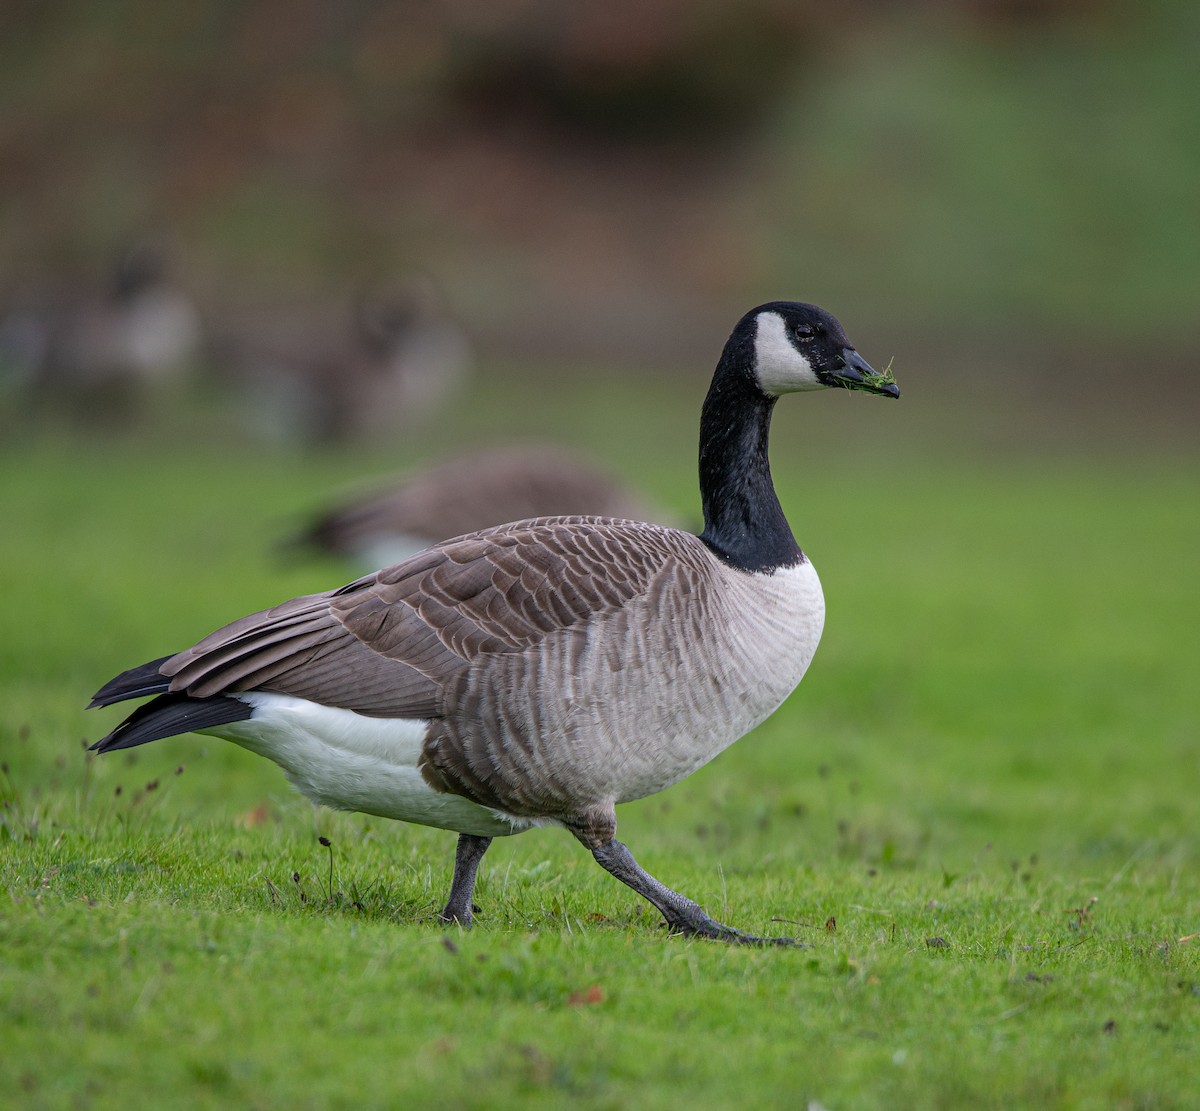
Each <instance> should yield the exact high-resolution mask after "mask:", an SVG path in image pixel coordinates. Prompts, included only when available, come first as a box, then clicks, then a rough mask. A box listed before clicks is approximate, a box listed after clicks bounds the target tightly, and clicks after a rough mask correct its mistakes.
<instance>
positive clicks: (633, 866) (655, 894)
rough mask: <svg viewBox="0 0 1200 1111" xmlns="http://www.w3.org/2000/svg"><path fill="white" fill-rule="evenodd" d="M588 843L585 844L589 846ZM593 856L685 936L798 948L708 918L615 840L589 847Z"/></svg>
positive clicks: (787, 939) (788, 941)
mask: <svg viewBox="0 0 1200 1111" xmlns="http://www.w3.org/2000/svg"><path fill="white" fill-rule="evenodd" d="M586 843H587V842H585V844H586ZM588 848H590V849H591V850H592V856H594V857H595V858H596V861H597V863H599V865H600V867H602V868H603V869H604V870H605V871H606V872H609V873H610V874H611V875H614V876H616V877H617V879H619V880H620V881H621V882H622V883H623V884H625V885H626V886H628V887H632V888H633V890H634V891H636V892H637V893H638V894H639V895H641V897H642V898H643V899H645V900H647V902H650V903H652V904H653V905H654V906H655V907H657V908H658V911H659V913H660V914H661V915H662V916H663V918H665V919H666V920H667V925H668V926H669V927H670V928H671V929H672V930H674V931H676V932H678V933H682V934H692V935H694V936H697V937H709V938H713V939H714V940H717V941H729V942H732V943H734V944H737V945H797V944H799V943H798V942H796V941H793V940H792V939H791V938H790V937H751V936H750V935H749V934H744V933H742V932H741V930H735V929H734V928H733V927H732V926H725V925H722V923H720V922H718V921H716V920H715V919H713V918H709V916H708V915H707V914H705V913H704V911H703V910H701V909H700V907H699V906H697V905H696V904H695V903H693V902H692V900H691V899H688V898H685V897H684V896H683V895H680V894H679V892H677V891H672V890H671V889H670V888H669V887H667V886H666V885H665V884H662V883H660V882H659V881H658V880H656V879H655V878H654V877H653V876H652V875H650V873H649V872H647V871H646V870H645V869H644V868H643V867H642V866H641V865H640V864H638V862H637V861H636V860H634V859H633V853H631V852H630V851H629V849H628V848H627V847H626V846H625V845H623V844H622V843H621V842H620V841H618V840H617V839H616V838H615V837H614V838H611V839H610V840H608V841H606V842H604V843H603V844H601V845H588Z"/></svg>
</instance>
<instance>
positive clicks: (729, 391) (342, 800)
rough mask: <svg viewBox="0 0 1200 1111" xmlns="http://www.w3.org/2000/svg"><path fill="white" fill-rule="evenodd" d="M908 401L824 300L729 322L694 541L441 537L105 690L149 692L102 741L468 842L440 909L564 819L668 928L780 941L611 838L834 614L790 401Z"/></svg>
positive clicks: (784, 680) (710, 753)
mask: <svg viewBox="0 0 1200 1111" xmlns="http://www.w3.org/2000/svg"><path fill="white" fill-rule="evenodd" d="M826 386H840V387H843V388H847V389H853V390H867V391H870V392H872V393H878V394H883V395H884V396H888V397H899V390H898V389H897V387H896V386H895V385H894V383H893V380H892V378H891V376H890V375H888V374H878V373H876V372H875V371H874V370H872V369H871V367H870V366H869V365H868V364H867V363H866V361H865V360H864V359H863V358H862V356H861V355H859V354H858V352H857V351H856V350H855V349H854V347H853V346H852V345H851V343H850V341H849V340H848V339H847V338H846V335H845V333H844V332H843V331H842V327H841V325H840V324H839V323H838V322H837V320H835V319H834V318H833V317H832V316H831V315H830V314H829V313H827V312H825V311H824V310H822V309H819V308H816V307H815V306H813V305H804V304H796V303H792V302H785V301H775V302H771V303H769V304H766V305H761V306H760V307H758V308H756V309H753V310H752V311H751V312H749V313H747V314H746V315H745V316H744V317H743V318H742V319H741V320H740V321H739V322H738V324H737V326H736V327H735V328H734V330H733V333H732V335H731V336H730V337H729V340H728V342H727V343H726V345H725V350H724V352H723V353H722V355H721V359H720V361H719V362H718V364H717V368H716V372H715V374H714V376H713V380H712V385H711V387H710V388H709V391H708V396H707V397H706V399H705V401H704V406H703V411H702V414H701V418H700V494H701V499H702V502H703V509H704V531H703V532H702V533H701V534H700V535H699V536H694V535H692V534H691V533H687V532H682V531H677V530H675V529H671V528H666V527H664V526H660V525H651V524H639V523H635V522H631V521H622V520H617V519H615V518H610V517H586V516H576V517H541V518H535V519H533V520H529V521H518V522H516V523H514V524H508V525H501V526H499V527H497V528H491V529H485V530H483V531H482V532H475V533H469V534H467V535H466V536H460V537H458V538H456V539H453V540H447V541H444V542H442V543H440V544H437V545H435V546H434V547H432V548H429V549H426V550H425V551H424V552H421V553H420V554H418V555H415V556H413V557H411V558H410V559H408V560H405V561H404V562H403V563H398V564H396V565H395V566H393V567H389V568H387V569H386V570H383V571H379V572H377V573H375V574H373V575H367V576H366V577H364V578H361V579H358V580H357V581H356V582H352V583H350V584H349V585H347V586H344V587H342V588H341V589H340V590H334V591H330V592H328V593H324V594H313V595H309V596H307V597H302V598H295V599H292V600H291V601H288V602H284V603H282V604H281V605H278V606H275V607H273V608H272V609H268V610H264V611H262V612H261V613H256V614H252V615H251V616H249V617H244V618H242V619H241V620H239V621H234V622H233V623H232V624H230V625H227V626H225V627H224V628H222V629H219V630H218V631H216V632H215V633H212V634H211V635H210V636H207V637H205V638H204V639H203V640H201V641H200V642H199V643H198V644H197V645H195V646H194V647H192V648H188V649H185V650H184V651H182V652H179V653H177V654H176V655H173V656H164V657H163V658H162V659H158V660H154V661H152V662H150V663H147V664H143V665H142V666H141V667H136V668H133V669H132V670H130V671H126V672H124V673H123V674H121V675H118V676H117V677H116V678H115V679H113V680H112V681H110V682H109V683H107V684H105V685H104V686H103V687H102V688H101V689H100V690H99V691H98V692H97V693H96V695H95V697H94V698H93V700H92V703H91V705H92V706H107V705H110V704H111V703H114V702H120V701H122V700H124V699H127V698H137V697H141V696H144V695H156V696H157V697H156V698H154V699H153V701H151V702H149V703H146V704H144V705H142V706H140V707H138V709H136V710H134V711H133V713H131V714H130V715H129V717H127V718H126V719H125V720H124V721H123V722H122V723H121V724H120V725H118V726H117V727H116V729H114V730H113V731H112V732H111V733H109V734H108V736H106V737H105V738H104V739H103V740H101V741H98V742H97V743H96V744H95V745H93V746H92V747H93V749H95V750H98V751H100V752H108V751H112V750H114V749H122V748H129V747H132V746H133V745H139V744H144V743H145V742H147V741H153V740H157V739H158V738H160V737H169V736H172V735H174V734H177V733H183V732H187V731H188V730H193V731H197V732H205V733H212V734H214V735H216V736H219V737H224V738H226V739H228V740H231V741H233V742H235V743H236V744H239V745H242V746H243V747H244V748H248V749H250V750H251V751H252V752H257V753H259V754H260V755H263V756H267V757H269V758H270V759H272V760H274V761H275V762H276V763H277V764H279V765H280V767H282V768H283V770H284V772H285V774H286V775H287V777H288V778H289V779H290V780H291V781H292V783H293V784H295V786H296V787H298V788H299V789H300V790H301V791H302V792H303V793H304V794H306V795H307V796H308V797H309V798H311V799H313V800H315V801H317V802H320V803H324V804H325V805H327V806H333V807H338V808H341V809H345V810H358V811H363V812H366V813H370V814H378V815H381V816H383V817H388V818H397V819H400V820H403V821H410V822H418V823H421V824H424V825H431V826H440V827H442V828H445V829H451V830H455V831H457V832H458V834H459V839H458V849H457V853H456V856H455V866H454V878H453V881H452V883H451V887H450V896H449V899H448V900H447V903H446V906H445V908H444V909H443V910H442V915H441V916H442V918H443V919H444V920H445V921H451V922H453V921H457V922H459V923H461V924H462V925H464V926H465V925H469V924H470V922H471V915H472V910H473V909H474V908H473V907H472V902H471V895H472V891H473V889H474V886H475V874H476V869H477V868H478V866H479V862H480V860H481V858H482V857H483V854H484V852H485V851H486V850H487V847H488V845H489V844H490V843H491V841H492V839H493V838H494V837H497V836H502V835H505V834H512V833H519V832H521V831H523V830H526V829H529V828H530V827H531V826H535V825H543V824H552V825H561V826H565V827H566V828H567V829H568V830H570V832H571V833H573V834H574V835H575V836H576V837H577V838H578V839H579V840H580V841H581V842H582V843H583V844H584V845H585V846H586V847H587V848H588V849H590V850H591V852H592V855H593V856H594V857H595V859H596V860H597V861H598V862H599V863H600V864H601V865H602V866H603V867H604V868H605V869H607V870H608V871H609V872H610V873H611V874H612V875H614V876H615V877H616V878H617V879H619V880H621V881H622V882H623V883H625V884H627V885H628V886H629V887H631V888H632V889H633V890H634V891H636V892H637V893H638V894H639V895H641V896H643V897H644V898H645V899H647V900H648V901H649V902H650V903H651V904H653V905H654V906H655V907H656V908H657V909H658V910H659V912H660V913H661V914H662V916H663V917H664V918H665V919H666V922H667V924H668V926H669V927H670V928H671V929H673V930H676V931H680V932H682V933H687V934H696V935H701V936H704V937H710V938H719V939H723V940H729V941H738V942H748V943H766V942H767V941H768V940H771V941H779V942H780V943H784V942H786V940H787V939H761V938H752V937H749V936H747V935H745V934H743V933H741V932H740V931H738V930H735V929H733V928H731V927H729V926H725V925H722V924H721V923H720V922H717V921H715V920H714V919H712V918H710V917H709V916H708V915H707V914H706V913H705V912H704V911H703V910H702V909H701V908H700V907H699V906H697V904H695V903H694V902H692V901H691V900H690V899H687V898H685V897H684V896H682V895H679V894H677V893H676V892H674V891H672V890H671V889H670V888H668V887H666V886H664V885H663V884H661V883H660V882H659V881H658V880H656V879H654V878H653V877H652V876H650V875H648V874H647V873H646V872H645V871H643V869H642V868H641V867H640V866H639V865H638V863H637V862H636V861H635V860H634V858H633V855H632V854H631V853H630V851H629V849H628V848H626V847H625V845H623V844H622V843H621V842H619V841H617V840H616V837H615V834H616V828H617V820H616V813H615V810H614V807H615V805H616V804H617V803H620V802H628V801H630V800H632V799H637V798H642V797H644V796H646V795H650V794H653V793H654V792H656V791H661V790H663V789H664V788H665V787H669V786H670V785H671V784H673V783H676V782H678V781H679V780H680V779H682V778H683V777H684V776H686V775H688V774H689V773H691V772H693V771H695V770H696V769H697V768H699V767H700V766H701V765H703V764H705V763H707V762H708V761H709V760H711V759H712V758H713V757H714V756H716V755H717V754H718V753H719V752H721V751H722V750H723V749H725V748H727V747H728V746H729V745H730V744H732V743H733V742H734V741H735V740H737V739H738V738H739V737H740V736H742V735H743V734H744V733H746V732H747V731H748V730H750V729H752V728H753V727H754V726H755V725H757V724H758V723H759V722H761V721H763V720H764V719H765V718H766V717H767V716H768V715H769V714H770V713H771V712H772V711H773V710H775V709H776V707H778V706H779V704H780V703H781V702H782V701H783V700H784V699H785V698H786V697H787V695H788V694H789V693H790V692H791V691H792V690H793V689H794V688H795V686H796V685H797V684H798V683H799V682H800V679H801V677H802V676H803V675H804V672H805V669H806V668H807V667H808V664H809V661H810V660H811V659H812V656H813V653H814V651H815V650H816V647H817V641H818V640H819V639H820V636H821V628H822V625H823V622H824V614H825V605H824V599H823V597H822V593H821V585H820V582H819V580H818V579H817V575H816V572H815V571H814V570H813V568H812V565H811V564H810V563H809V562H808V560H807V559H806V558H805V556H804V554H803V552H801V550H800V548H799V547H798V546H797V544H796V541H795V539H794V538H793V536H792V532H791V529H790V528H789V527H788V523H787V520H786V519H785V517H784V515H783V510H782V509H781V508H780V505H779V501H778V499H777V498H776V496H775V489H774V486H773V485H772V482H771V471H770V466H769V463H768V461H767V434H768V429H769V425H770V420H771V412H772V409H773V408H774V405H775V402H776V400H777V399H778V397H779V396H780V395H781V394H784V393H789V392H792V391H797V390H812V389H818V388H821V387H826Z"/></svg>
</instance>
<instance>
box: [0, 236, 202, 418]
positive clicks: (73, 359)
mask: <svg viewBox="0 0 1200 1111" xmlns="http://www.w3.org/2000/svg"><path fill="white" fill-rule="evenodd" d="M200 341H201V328H200V317H199V313H198V312H197V310H196V307H195V305H194V303H193V302H192V300H191V298H190V297H189V296H188V295H187V294H186V293H185V292H184V291H183V290H182V289H181V288H180V287H179V286H178V285H177V284H176V282H175V281H174V279H173V278H172V276H171V273H170V266H169V265H168V261H167V255H166V253H165V251H164V249H163V248H162V246H161V245H159V244H158V243H155V242H150V241H146V242H142V243H138V244H137V245H135V246H134V247H132V248H130V249H129V250H127V251H125V252H124V253H123V254H122V255H121V256H120V258H119V259H118V261H117V263H116V265H115V267H114V269H113V273H112V278H111V282H110V285H109V288H108V289H107V290H105V291H103V292H93V293H77V294H75V295H73V296H71V295H62V294H58V295H48V296H45V297H43V298H40V299H38V298H27V299H25V303H20V300H18V303H17V304H15V305H14V306H13V307H12V308H11V309H10V311H9V312H8V313H6V314H5V320H4V323H3V324H2V325H0V348H3V353H4V358H5V359H6V361H7V362H9V365H10V375H11V377H13V378H14V379H16V380H19V381H21V382H23V383H24V384H25V386H26V387H27V388H28V391H29V394H30V397H31V399H32V400H33V401H34V402H35V403H36V404H49V405H51V406H65V407H66V408H68V409H71V410H75V411H77V414H78V415H79V416H80V417H83V418H85V419H93V418H95V417H103V416H105V415H106V414H107V413H108V412H109V411H111V412H112V413H113V414H115V415H119V416H122V417H123V416H126V415H127V409H128V408H129V407H130V406H131V405H133V404H135V403H136V401H137V400H138V398H139V395H140V394H141V393H142V392H143V391H145V390H147V389H151V388H153V387H155V386H157V385H159V384H161V383H165V382H169V381H173V380H176V379H178V378H179V377H180V376H181V375H183V374H184V373H185V372H187V371H188V370H190V369H191V367H192V365H193V360H194V359H195V358H196V357H197V355H198V353H199V349H200Z"/></svg>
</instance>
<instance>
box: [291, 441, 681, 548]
mask: <svg viewBox="0 0 1200 1111" xmlns="http://www.w3.org/2000/svg"><path fill="white" fill-rule="evenodd" d="M582 513H591V514H594V515H596V516H600V517H623V518H629V519H632V520H635V521H657V522H658V523H659V524H670V523H672V522H671V520H670V515H669V514H667V513H665V512H663V511H660V510H658V509H652V508H651V507H650V506H649V505H648V504H647V503H646V502H645V501H644V500H643V499H642V498H641V497H640V496H639V495H638V494H637V493H635V492H634V491H633V490H630V489H629V488H627V487H626V486H625V485H623V484H622V483H621V482H620V481H619V480H618V479H617V478H615V477H614V476H613V475H611V474H609V473H607V472H606V471H604V470H601V469H600V468H599V467H597V466H595V465H594V464H593V463H591V462H590V461H589V460H587V459H585V458H583V457H582V456H580V455H578V454H576V453H574V452H571V451H568V450H567V449H566V448H563V447H556V446H550V445H537V446H534V445H524V446H517V445H510V446H505V447H494V448H490V449H487V450H484V451H478V452H474V453H472V454H470V455H466V456H462V457H459V458H455V459H450V460H447V461H445V462H442V463H439V464H437V465H435V466H433V467H430V468H428V469H427V470H424V471H419V472H417V473H415V474H412V475H409V476H408V477H407V478H405V479H404V480H403V481H400V482H398V483H395V484H393V485H392V486H390V487H387V488H383V489H379V490H377V491H375V492H374V493H371V494H367V495H365V496H362V497H358V498H354V499H352V500H350V501H347V502H346V503H345V504H343V505H340V506H337V507H335V508H333V509H330V510H329V511H327V512H326V513H323V514H322V515H321V516H319V517H318V518H317V519H316V520H315V521H313V522H312V524H310V525H309V526H308V527H306V528H305V529H304V530H303V531H302V532H301V533H300V534H299V535H298V536H296V537H295V538H294V540H293V541H292V542H291V545H290V546H294V547H301V548H310V549H313V550H316V551H322V552H326V553H328V554H330V555H336V556H341V557H343V558H345V559H349V560H352V561H353V562H354V563H355V564H356V565H357V566H359V567H361V568H363V569H364V570H366V569H370V568H375V567H386V566H388V565H390V564H392V563H399V562H400V561H401V560H402V559H407V558H408V557H409V556H410V555H413V554H414V553H416V552H419V551H421V550H422V549H423V548H427V547H429V545H430V544H434V543H436V542H437V541H438V540H442V539H444V538H446V537H448V536H460V535H462V534H463V533H466V532H475V531H477V530H479V529H484V528H489V527H490V526H492V525H501V524H504V523H505V522H507V521H520V520H524V519H526V518H528V517H551V516H570V515H572V514H582Z"/></svg>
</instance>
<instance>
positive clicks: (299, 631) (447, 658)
mask: <svg viewBox="0 0 1200 1111" xmlns="http://www.w3.org/2000/svg"><path fill="white" fill-rule="evenodd" d="M680 540H686V541H687V542H690V543H694V538H685V537H683V536H682V535H681V534H678V533H674V532H673V531H672V530H669V529H664V528H660V527H658V526H654V525H642V524H636V523H633V522H629V521H616V520H611V519H608V518H597V517H548V518H538V519H535V520H531V521H523V522H518V523H516V524H512V525H503V526H500V527H499V528H495V529H487V530H485V531H483V532H479V533H471V534H469V535H467V536H464V537H459V538H457V539H455V540H449V541H446V542H444V543H442V544H439V545H436V546H435V547H433V548H430V549H428V550H426V551H423V552H420V553H418V554H417V555H415V556H413V557H412V558H411V559H408V560H405V561H404V562H403V563H399V564H396V565H395V566H394V567H389V568H386V569H385V570H383V571H380V572H378V573H376V574H374V575H368V576H366V577H365V578H362V579H359V580H357V581H355V582H353V583H350V584H349V585H347V586H345V587H342V588H341V589H340V590H336V591H330V592H328V593H325V594H312V595H307V596H305V597H302V598H294V599H292V600H291V601H288V602H284V603H282V604H281V605H278V606H274V607H272V608H271V609H268V610H264V611H262V612H261V613H256V614H251V615H250V616H248V617H243V618H241V619H240V620H238V621H235V622H233V623H232V624H230V625H227V626H225V627H224V628H222V629H218V630H217V631H216V632H215V633H212V634H211V635H210V636H207V637H205V638H204V639H203V640H202V641H200V642H199V643H198V644H197V645H196V646H195V647H193V648H189V649H187V650H186V651H184V652H180V653H179V654H178V655H176V656H173V657H171V659H169V660H167V661H166V662H165V663H164V664H163V665H162V673H163V674H164V675H167V676H170V677H171V679H172V681H171V689H172V690H176V691H186V692H187V693H189V694H194V695H196V696H198V697H204V696H210V695H215V694H221V693H226V692H236V691H247V690H267V691H275V692H279V693H282V694H292V695H296V696H298V697H301V698H308V699H311V700H313V701H316V702H321V703H324V704H326V705H331V706H340V707H345V708H347V709H352V710H357V711H358V712H359V713H364V714H371V715H379V716H403V717H437V716H440V715H441V714H442V712H443V710H444V702H443V697H444V692H445V690H446V688H447V685H448V684H449V683H450V682H451V680H453V679H454V677H455V676H456V675H458V674H459V673H461V672H462V671H463V670H464V669H465V668H467V667H468V666H469V665H470V664H471V663H472V662H473V661H475V660H477V659H479V658H480V657H482V656H486V655H490V654H497V653H501V654H503V653H511V652H521V651H524V650H526V649H528V648H530V647H531V646H533V645H535V644H537V643H539V642H540V641H541V640H543V639H544V638H545V637H546V636H547V635H549V634H551V633H553V632H556V631H559V630H563V629H568V628H571V627H574V626H577V625H580V624H581V623H584V622H587V621H588V620H590V619H592V618H594V617H597V616H602V615H604V614H608V613H612V612H614V611H616V610H618V609H620V608H621V607H622V606H623V605H625V604H626V603H627V602H628V601H629V600H630V599H632V598H634V597H636V596H637V595H639V594H642V593H644V592H645V591H646V590H648V589H649V588H650V585H651V584H652V582H653V581H654V579H655V578H656V577H657V576H658V573H659V572H660V571H661V570H662V569H663V567H664V565H666V564H667V563H669V561H670V560H671V559H672V557H673V556H674V555H675V554H677V552H678V546H679V541H680Z"/></svg>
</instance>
